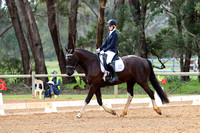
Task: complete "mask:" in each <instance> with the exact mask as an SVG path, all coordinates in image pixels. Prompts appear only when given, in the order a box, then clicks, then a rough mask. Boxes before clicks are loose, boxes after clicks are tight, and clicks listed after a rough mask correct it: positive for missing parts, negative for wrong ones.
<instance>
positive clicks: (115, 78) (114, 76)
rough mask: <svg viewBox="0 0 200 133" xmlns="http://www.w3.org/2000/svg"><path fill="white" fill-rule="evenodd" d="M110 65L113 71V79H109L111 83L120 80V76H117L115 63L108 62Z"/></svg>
mask: <svg viewBox="0 0 200 133" xmlns="http://www.w3.org/2000/svg"><path fill="white" fill-rule="evenodd" d="M108 67H109V70H110V71H111V73H112V79H111V80H110V81H109V82H110V83H114V82H115V81H118V77H117V74H116V72H115V69H114V65H113V64H111V63H109V64H108Z"/></svg>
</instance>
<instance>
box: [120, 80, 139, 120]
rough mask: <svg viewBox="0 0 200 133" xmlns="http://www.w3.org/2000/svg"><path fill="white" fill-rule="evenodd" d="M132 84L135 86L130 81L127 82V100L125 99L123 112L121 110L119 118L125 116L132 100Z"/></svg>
mask: <svg viewBox="0 0 200 133" xmlns="http://www.w3.org/2000/svg"><path fill="white" fill-rule="evenodd" d="M134 84H135V82H133V81H132V80H130V81H128V82H127V92H128V98H127V102H126V104H125V107H124V110H123V112H122V114H121V115H120V117H124V116H125V115H127V112H128V108H129V106H130V104H131V101H132V99H133V86H134Z"/></svg>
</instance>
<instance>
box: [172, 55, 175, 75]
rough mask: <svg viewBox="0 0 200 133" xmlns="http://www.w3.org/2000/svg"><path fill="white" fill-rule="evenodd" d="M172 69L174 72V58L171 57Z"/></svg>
mask: <svg viewBox="0 0 200 133" xmlns="http://www.w3.org/2000/svg"><path fill="white" fill-rule="evenodd" d="M172 71H173V72H175V59H174V58H173V59H172Z"/></svg>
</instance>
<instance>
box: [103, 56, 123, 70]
mask: <svg viewBox="0 0 200 133" xmlns="http://www.w3.org/2000/svg"><path fill="white" fill-rule="evenodd" d="M100 61H101V62H100V67H101V72H102V73H107V72H108V71H107V70H106V69H105V68H104V66H103V57H102V56H101V55H100ZM123 70H124V62H123V61H122V59H121V58H120V57H119V60H116V61H115V72H121V71H123Z"/></svg>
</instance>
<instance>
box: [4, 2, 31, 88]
mask: <svg viewBox="0 0 200 133" xmlns="http://www.w3.org/2000/svg"><path fill="white" fill-rule="evenodd" d="M6 4H7V7H8V9H9V12H10V18H11V20H12V24H13V27H14V30H15V35H16V37H17V40H18V44H19V48H20V53H21V57H22V63H23V71H24V74H31V65H30V56H29V52H28V47H27V43H26V39H25V37H24V34H23V29H22V26H21V23H20V20H19V16H18V14H17V7H16V5H15V2H14V1H13V0H6ZM24 83H25V84H26V85H29V86H30V85H31V78H25V79H24Z"/></svg>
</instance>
